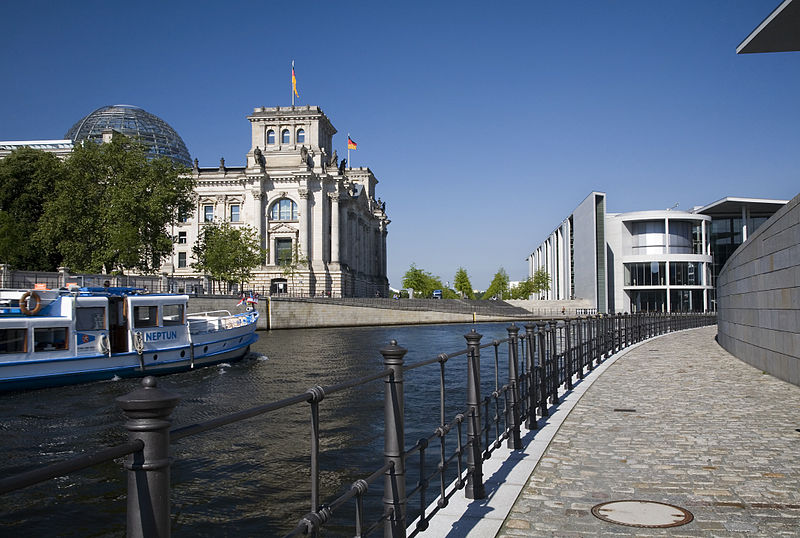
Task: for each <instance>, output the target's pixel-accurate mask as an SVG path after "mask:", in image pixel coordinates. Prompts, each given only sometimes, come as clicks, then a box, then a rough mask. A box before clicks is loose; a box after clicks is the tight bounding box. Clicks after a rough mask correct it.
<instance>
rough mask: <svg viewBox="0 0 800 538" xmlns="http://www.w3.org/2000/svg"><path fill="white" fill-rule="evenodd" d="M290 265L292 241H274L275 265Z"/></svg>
mask: <svg viewBox="0 0 800 538" xmlns="http://www.w3.org/2000/svg"><path fill="white" fill-rule="evenodd" d="M291 263H292V240H291V239H288V238H282V237H280V238H278V239H276V240H275V264H276V265H289V264H291Z"/></svg>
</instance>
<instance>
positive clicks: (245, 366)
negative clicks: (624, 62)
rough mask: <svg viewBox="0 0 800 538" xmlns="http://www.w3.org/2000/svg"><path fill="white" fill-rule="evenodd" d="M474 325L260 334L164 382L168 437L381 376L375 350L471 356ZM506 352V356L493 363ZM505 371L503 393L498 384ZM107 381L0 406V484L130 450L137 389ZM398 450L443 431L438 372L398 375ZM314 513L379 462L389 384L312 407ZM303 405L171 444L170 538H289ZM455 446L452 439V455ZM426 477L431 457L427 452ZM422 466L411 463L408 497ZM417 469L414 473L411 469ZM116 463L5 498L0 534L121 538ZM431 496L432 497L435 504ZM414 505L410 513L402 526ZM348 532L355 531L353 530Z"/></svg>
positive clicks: (490, 360) (451, 404)
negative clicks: (316, 460) (170, 409)
mask: <svg viewBox="0 0 800 538" xmlns="http://www.w3.org/2000/svg"><path fill="white" fill-rule="evenodd" d="M472 327H473V326H472V325H427V326H408V327H370V328H350V329H304V330H285V331H271V332H261V333H259V334H260V337H261V338H260V340H259V342H258V343H257V344H256V345H255V346H253V353H251V354H250V356H248V357H247V358H246V359H245V360H243V361H240V362H238V363H235V364H232V365H229V364H222V365H218V366H213V367H209V368H200V369H197V370H193V371H191V372H186V373H182V374H173V375H170V376H165V377H161V378H159V386H160V387H162V388H166V389H168V390H171V391H174V392H176V393H178V394H179V395H180V396H181V401H180V402H179V404H178V407H177V408H176V409H175V411H174V413H173V425H174V426H176V427H177V426H184V425H187V424H192V423H197V422H203V421H205V420H209V419H211V418H214V417H217V416H220V415H223V414H226V413H231V412H234V411H238V410H241V409H246V408H248V407H253V406H255V405H259V404H263V403H267V402H271V401H275V400H280V399H283V398H287V397H290V396H294V395H297V394H300V393H304V392H305V391H306V390H308V389H309V388H310V387H313V386H315V385H322V386H330V385H335V384H337V383H341V382H342V381H345V380H347V379H351V378H359V377H363V376H367V375H370V374H373V373H377V372H380V371H382V369H383V357H382V356H381V354H380V352H379V350H380V349H381V348H382V347H385V346H386V345H387V344H388V342H389V340H391V339H396V340H397V341H398V343H399V345H401V346H402V347H405V348H408V350H409V352H408V354H407V355H406V357H405V360H406V363H407V364H413V363H416V362H419V361H422V360H426V359H430V358H433V357H435V356H436V355H438V354H439V353H442V352H454V351H458V350H461V349H464V348H465V347H466V343H465V340H464V334H466V333H467V332H468V331H469V330H470V329H471V328H472ZM475 327H476V328H477V330H478V332H480V333H482V334H483V335H484V337H483V340H482V343H484V344H485V343H487V342H490V341H491V340H492V339H495V338H497V339H501V338H505V337H506V336H507V333H506V328H507V327H508V324H479V325H476V326H475ZM482 354H483V355H482V361H481V364H482V368H481V370H482V374H481V375H482V385H483V389H482V390H483V391H484V394H486V391H489V392H490V391H491V390H493V389H494V370H493V365H494V353H493V352H492V351H491V348H490V349H486V350H484V351H483V352H482ZM504 356H505V353H504V352H503V353H501V358H502V357H504ZM503 362H504V360H501V378H500V384H501V385H502V384H503V379H504V376H505V375H506V374H505V372H506V365H503V364H502V363H503ZM465 377H466V363H465V358H464V357H463V356H461V357H458V358H454V359H451V360H450V361H449V362H448V365H447V369H446V384H447V391H446V400H447V406H448V413H447V420H448V421H450V420H452V417H453V416H454V415H455V414H456V413H457V412H459V411H462V410H463V409H464V398H465V394H464V386H465V383H466V380H465ZM138 383H139V382H138V380H114V381H108V382H98V383H91V384H85V385H76V386H71V387H60V388H53V389H41V390H35V391H27V392H17V393H10V394H3V395H0V435H2V439H3V442H2V445H1V446H0V457H2V463H0V472H2V473H3V474H4V475H10V474H16V473H18V472H22V471H25V470H28V469H30V468H32V467H33V466H35V465H36V464H40V463H43V462H56V461H61V460H63V459H66V458H70V457H73V456H76V455H79V454H81V453H82V452H83V450H84V449H85V448H88V447H90V446H97V447H101V446H108V445H112V444H117V443H121V442H124V441H125V440H126V433H125V431H124V428H123V426H122V422H123V421H122V416H121V413H120V411H119V410H118V408H117V406H116V404H115V401H114V399H115V398H116V397H118V396H121V395H123V394H126V393H128V392H130V391H131V390H133V389H135V388H136V387H137V386H138ZM405 390H406V393H405V394H406V413H405V421H406V447H410V446H412V445H413V444H414V443H415V442H416V440H417V439H419V438H421V437H427V436H428V435H430V434H431V433H432V432H433V430H434V429H435V428H436V427H437V426H438V425H439V367H438V365H436V364H434V365H430V366H426V367H423V368H419V369H416V370H412V371H410V372H408V373H407V374H406V382H405ZM320 420H321V429H322V437H321V440H320V444H321V449H320V451H321V454H320V468H321V479H320V481H321V486H320V489H321V501H322V502H323V503H325V502H329V501H332V500H333V499H334V498H335V497H337V496H338V495H340V494H342V493H343V492H344V491H345V490H346V489H347V488H348V487H349V485H350V484H352V482H354V481H355V480H357V479H358V478H362V477H366V475H368V474H370V473H372V472H373V471H374V470H375V469H377V468H378V467H380V466H381V465H382V463H383V456H382V454H383V381H382V380H378V381H374V382H372V383H370V384H368V385H364V386H360V387H355V388H351V389H347V390H346V391H342V392H340V393H336V394H332V395H327V396H326V397H325V399H324V400H323V401H322V402H321V404H320ZM309 439H310V413H309V405H308V404H301V405H297V406H293V407H292V408H288V409H283V410H279V411H277V412H273V413H270V414H269V415H264V416H261V417H256V418H253V419H249V420H247V421H244V422H239V423H237V424H234V425H230V426H225V427H223V428H220V429H218V430H214V431H211V432H206V433H203V434H200V435H197V436H192V437H188V438H185V439H183V440H181V441H179V442H178V443H176V444H174V445H173V446H172V450H173V454H172V455H173V465H172V469H171V472H172V494H171V499H172V525H173V528H172V533H173V536H178V537H180V536H226V535H231V536H248V535H257V534H258V535H261V536H277V535H283V534H285V533H286V532H288V531H290V530H291V529H292V528H294V526H295V525H296V524H297V522H298V521H299V519H300V518H301V517H302V516H303V515H304V514H305V513H307V512H308V511H309V509H310V486H309V477H310V469H309V454H310V441H309ZM453 446H455V441H454V440H452V439H451V440H448V451H451V450H452V447H453ZM429 456H430V457H431V458H430V460H429V461H430V463H429V464H428V470H427V472H430V471H431V470H433V469H434V468H435V461H436V460H437V458H438V445H436V446H433V445H432V446H431V447H430V448H429ZM418 459H419V458H418V456H414V457H412V458H411V459H410V461H409V462H408V464H407V467H408V472H409V480H408V486H407V488H408V490H409V491H410V490H411V489H413V487H414V483H415V482H416V479H417V478H416V477H415V476H414V472H415V470H414V468H415V466H416V465H417V461H418ZM412 464H413V465H412ZM125 479H126V477H125V472H124V469H123V468H122V465H121V460H119V461H116V462H110V463H107V464H103V465H100V466H97V467H94V468H92V469H88V470H86V471H83V472H81V473H76V474H73V475H70V476H68V477H62V478H59V479H56V480H53V481H50V482H47V483H45V484H41V485H38V486H34V487H30V488H26V489H25V490H22V491H19V492H15V493H12V494H7V495H4V496H3V498H2V503H0V506H2V509H0V510H2V512H0V514H1V515H0V518H2V519H0V530H2V532H1V533H0V534H11V533H12V532H13V533H14V534H17V535H21V536H38V535H58V536H124V534H125V503H126V482H125ZM378 482H379V483H377V484H374V485H373V486H371V488H370V491H369V493H368V497H369V498H368V500H367V504H368V506H369V509H370V513H369V514H368V517H367V520H368V521H373V520H374V519H376V518H377V517H378V516H379V515H380V513H381V511H382V508H381V496H382V491H381V488H382V480H379V481H378ZM437 488H438V486H437V484H433V490H432V492H431V493H429V495H428V502H430V501H431V500H432V499H433V498H434V496H435V493H436V491H438V489H437ZM418 502H419V501H418V500H417V499H412V500H411V501H410V503H409V519H408V521H409V522H410V521H411V520H412V519H413V516H414V515H415V514H416V510H415V508H414V507H415V505H416V504H418ZM340 512H341V513H338V512H337V517H336V518H335V520H334V521H333V524H332V525H331V526H330V527H329V528H327V529H326V532H325V534H326V535H327V536H336V535H352V534H353V529H352V519H353V515H354V513H355V508H354V505H353V503H352V502H351V503H350V504H346V505H345V506H344V507H343V508H341V509H340ZM348 526H349V527H348Z"/></svg>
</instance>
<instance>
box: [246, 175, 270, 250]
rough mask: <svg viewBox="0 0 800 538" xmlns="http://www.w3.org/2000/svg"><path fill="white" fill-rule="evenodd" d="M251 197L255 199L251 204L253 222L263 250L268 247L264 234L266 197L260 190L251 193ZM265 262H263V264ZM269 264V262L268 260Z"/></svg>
mask: <svg viewBox="0 0 800 538" xmlns="http://www.w3.org/2000/svg"><path fill="white" fill-rule="evenodd" d="M250 195H251V196H252V198H253V202H252V204H250V207H251V211H252V212H253V216H252V218H251V219H252V220H251V221H252V222H253V224H254V225H255V230H256V234H257V235H258V240H259V242H260V244H261V246H262V247H263V248H268V247H267V237H266V234H265V233H264V218H265V216H264V206H263V205H262V204H263V200H264V195H263V193H262V192H261V191H260V190H254V191H251V192H250ZM263 261H264V260H262V262H263ZM266 261H267V262H269V260H266Z"/></svg>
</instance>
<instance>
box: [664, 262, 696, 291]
mask: <svg viewBox="0 0 800 538" xmlns="http://www.w3.org/2000/svg"><path fill="white" fill-rule="evenodd" d="M700 271H701V266H700V262H670V264H669V283H670V284H671V285H673V286H699V285H700V284H702V281H701V280H700V279H701V278H702V276H703V275H702V274H701V273H700Z"/></svg>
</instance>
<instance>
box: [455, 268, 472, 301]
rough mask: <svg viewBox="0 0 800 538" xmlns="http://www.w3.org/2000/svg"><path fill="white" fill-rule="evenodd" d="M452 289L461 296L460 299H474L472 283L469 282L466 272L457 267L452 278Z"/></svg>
mask: <svg viewBox="0 0 800 538" xmlns="http://www.w3.org/2000/svg"><path fill="white" fill-rule="evenodd" d="M453 288H455V290H456V291H457V292H459V293H460V294H461V296H462V297H466V298H467V299H474V298H475V292H474V291H473V290H472V283H471V282H470V281H469V276H468V275H467V271H466V270H464V268H463V267H459V268H458V271H456V275H455V277H454V278H453Z"/></svg>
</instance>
